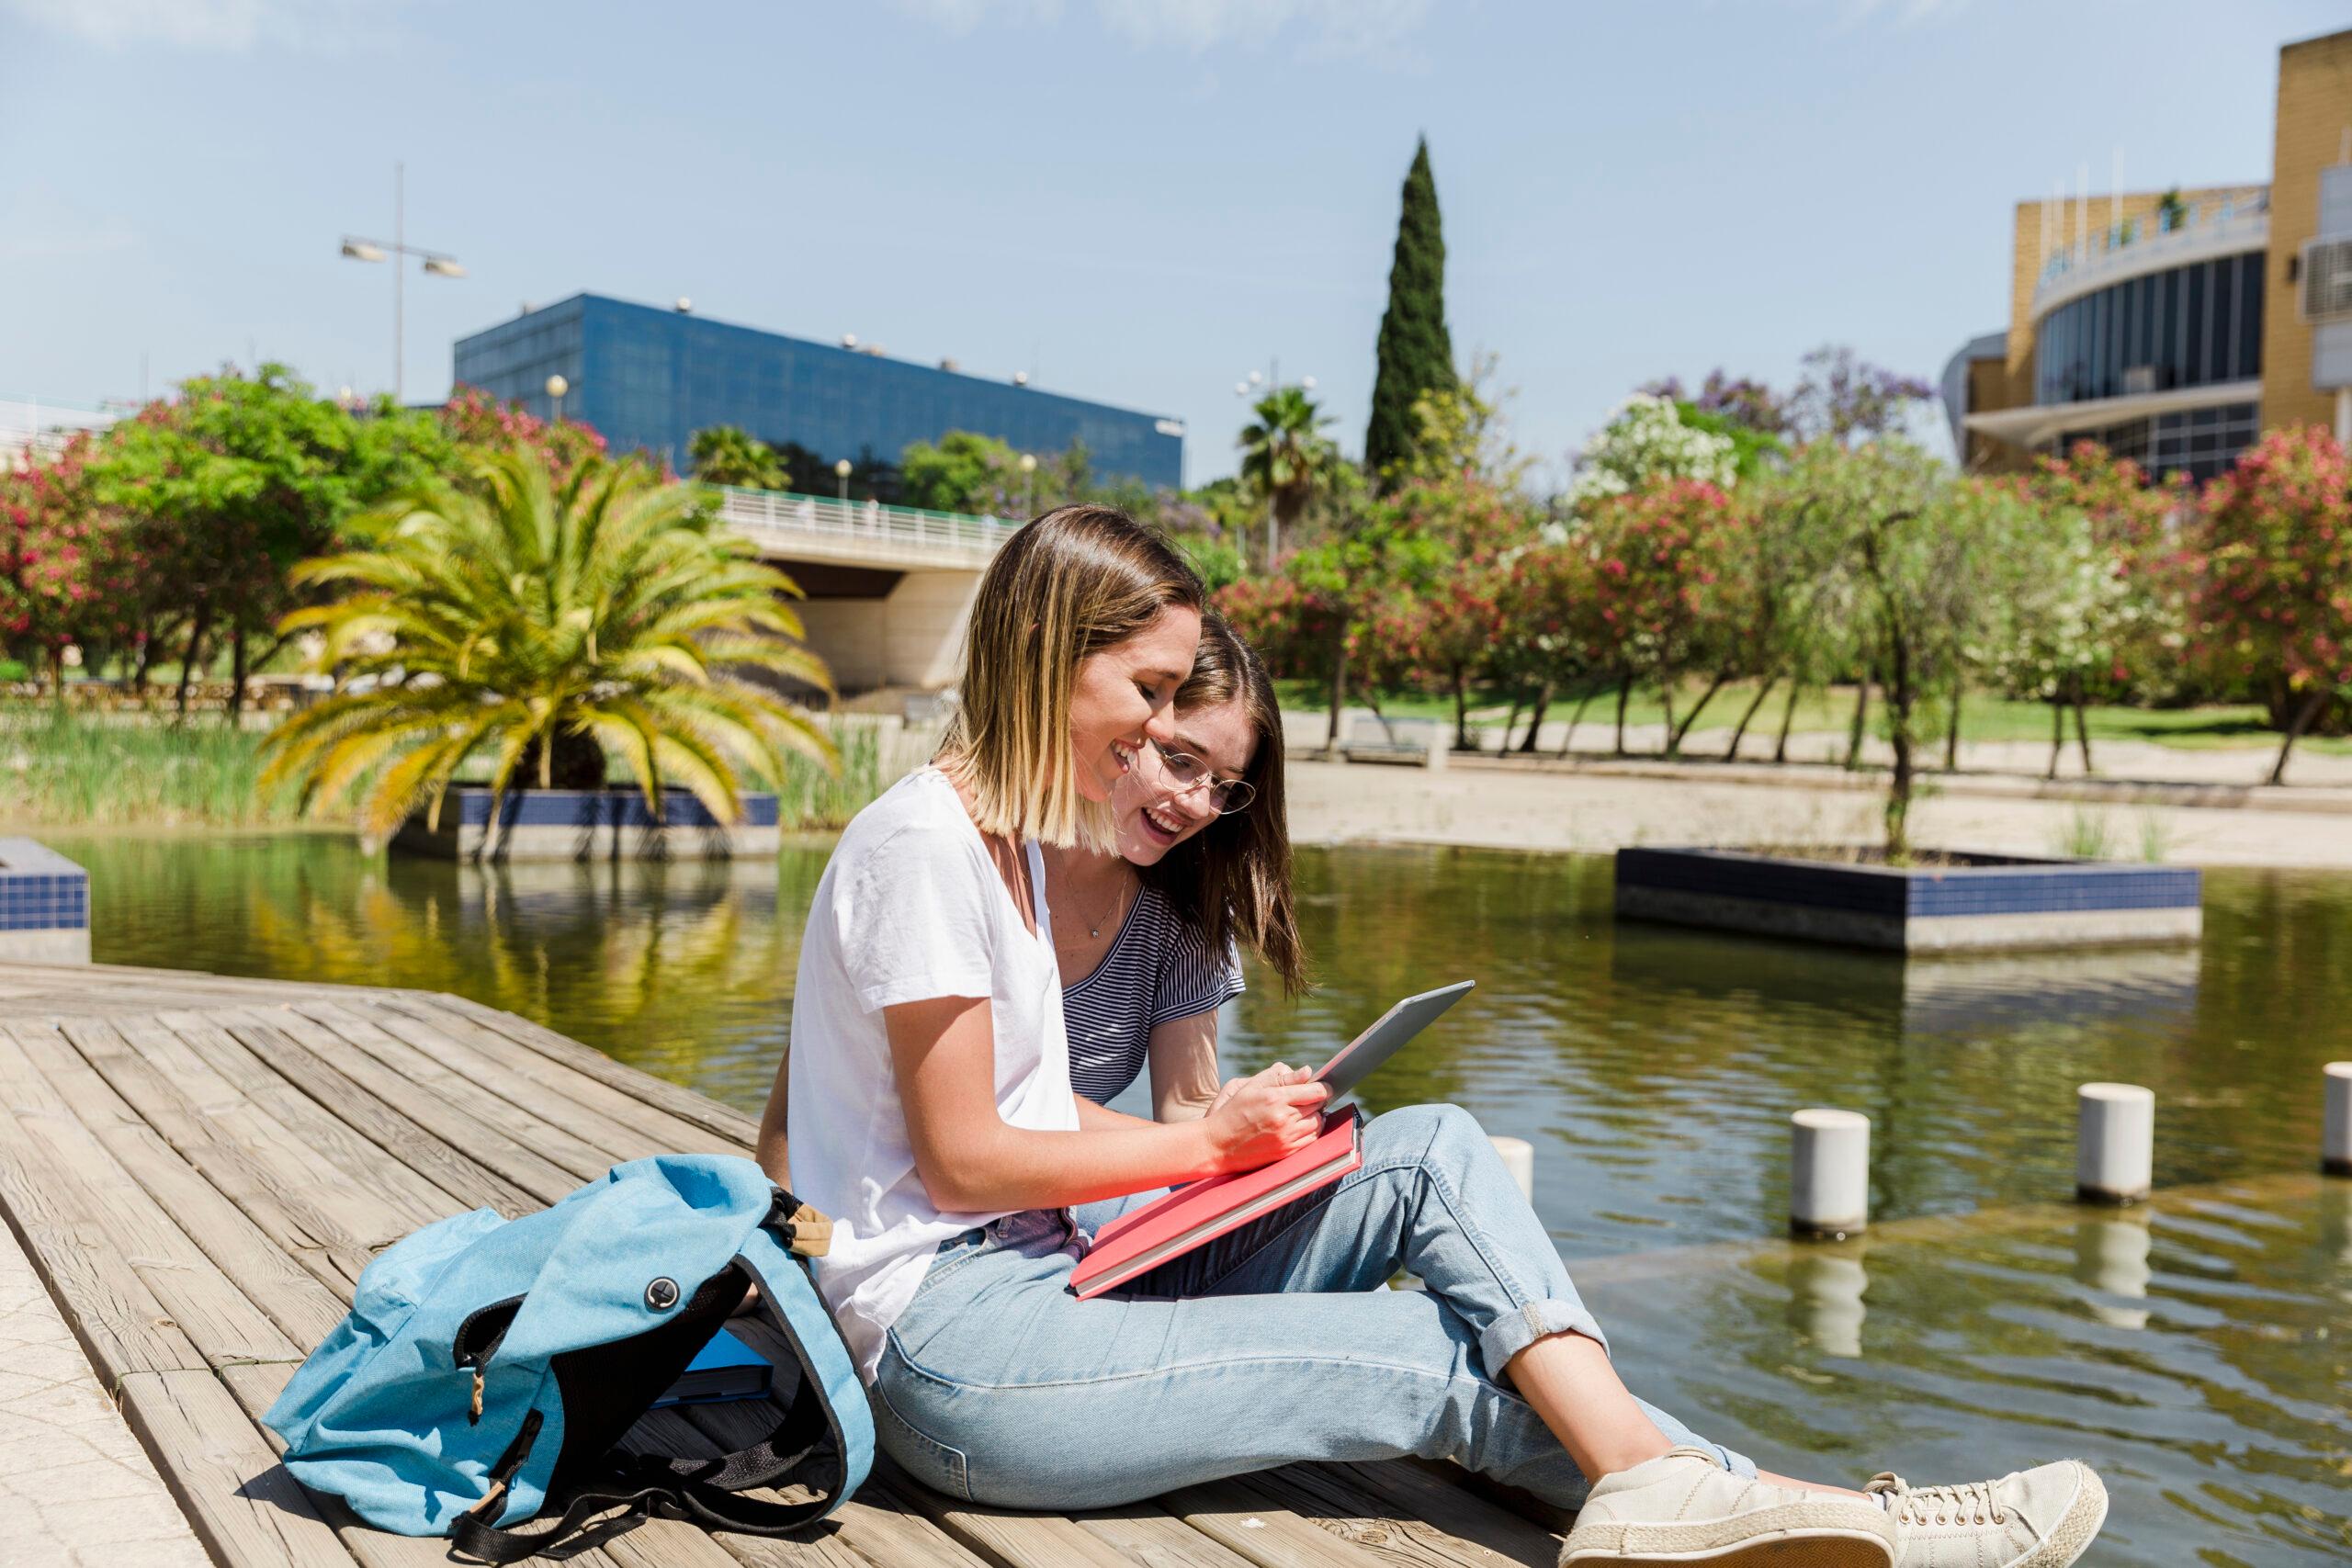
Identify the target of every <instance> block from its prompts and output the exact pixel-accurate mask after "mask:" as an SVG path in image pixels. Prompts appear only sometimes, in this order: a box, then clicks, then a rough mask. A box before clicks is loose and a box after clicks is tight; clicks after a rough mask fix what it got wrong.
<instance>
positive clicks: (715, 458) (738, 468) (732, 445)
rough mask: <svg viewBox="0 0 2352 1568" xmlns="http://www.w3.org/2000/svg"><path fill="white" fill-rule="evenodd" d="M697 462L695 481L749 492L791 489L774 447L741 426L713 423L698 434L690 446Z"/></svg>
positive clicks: (688, 448) (789, 481) (696, 433)
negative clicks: (733, 487)
mask: <svg viewBox="0 0 2352 1568" xmlns="http://www.w3.org/2000/svg"><path fill="white" fill-rule="evenodd" d="M687 450H688V452H690V453H691V454H692V455H693V457H694V460H695V478H696V479H700V480H701V481H702V482H703V483H705V484H707V485H741V486H742V487H743V488H744V489H746V490H789V489H791V488H792V481H791V479H790V478H789V477H788V476H787V475H786V473H785V471H784V459H783V458H781V457H777V456H776V452H775V447H773V446H769V445H768V444H767V443H766V442H764V441H762V440H761V439H759V438H758V437H757V436H755V435H752V434H748V433H747V432H745V431H744V430H743V429H742V428H741V426H738V425H732V424H714V425H712V426H711V427H710V428H709V429H707V430H697V431H695V438H694V440H693V441H692V442H691V443H689V444H688V446H687Z"/></svg>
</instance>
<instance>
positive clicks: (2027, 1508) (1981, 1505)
mask: <svg viewBox="0 0 2352 1568" xmlns="http://www.w3.org/2000/svg"><path fill="white" fill-rule="evenodd" d="M1870 1490H1871V1493H1872V1494H1873V1495H1878V1496H1881V1497H1883V1498H1884V1499H1885V1501H1886V1510H1887V1514H1888V1516H1889V1517H1892V1518H1893V1519H1894V1532H1895V1537H1896V1540H1898V1541H1899V1542H1900V1543H1901V1548H1902V1555H1901V1558H1900V1562H1901V1568H2066V1564H2067V1563H2069V1562H2073V1561H2074V1560H2075V1558H2077V1557H2080V1556H2081V1555H2082V1554H2083V1551H2084V1550H2085V1549H2086V1548H2087V1547H2088V1546H2089V1545H2090V1543H2091V1538H2092V1537H2094V1536H2096V1535H2098V1527H2099V1526H2100V1525H2102V1524H2104V1523H2106V1522H2107V1488H2106V1487H2105V1486H2103V1485H2101V1484H2100V1483H2099V1479H2098V1475H2097V1474H2096V1473H2094V1472H2092V1470H2091V1467H2090V1466H2088V1465H2086V1464H2085V1463H2084V1462H2083V1461H2080V1460H2073V1459H2070V1460H2062V1461H2059V1462H2058V1463H2056V1464H2045V1465H2041V1466H2040V1467H2038V1468H2036V1469H2033V1470H2021V1471H2018V1472H2016V1473H2014V1474H2010V1475H2004V1476H2003V1477H2001V1478H2000V1479H1999V1480H1998V1481H1972V1482H1970V1483H1968V1484H1966V1485H1964V1486H1911V1485H1907V1484H1905V1482H1904V1480H1903V1478H1902V1477H1901V1476H1899V1475H1896V1474H1894V1473H1893V1472H1881V1473H1880V1475H1879V1476H1878V1478H1877V1479H1876V1480H1874V1481H1872V1482H1871V1484H1870Z"/></svg>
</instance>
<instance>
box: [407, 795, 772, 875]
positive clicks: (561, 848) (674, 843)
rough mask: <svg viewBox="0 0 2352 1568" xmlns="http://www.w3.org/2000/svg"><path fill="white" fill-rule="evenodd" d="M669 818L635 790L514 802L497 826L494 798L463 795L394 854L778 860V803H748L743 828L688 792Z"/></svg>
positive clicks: (666, 799)
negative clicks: (725, 820)
mask: <svg viewBox="0 0 2352 1568" xmlns="http://www.w3.org/2000/svg"><path fill="white" fill-rule="evenodd" d="M778 837H779V835H778V816H777V807H776V797H775V795H744V796H743V819H742V820H741V822H738V823H734V824H732V825H729V824H727V823H722V822H720V821H719V820H718V818H714V817H713V816H711V814H710V812H709V811H708V809H707V808H706V807H704V806H703V804H702V802H701V801H699V800H697V799H695V796H694V795H693V794H692V793H691V792H690V791H687V790H683V789H665V790H663V791H662V817H661V818H655V816H654V815H653V813H652V812H650V811H649V810H648V809H647V808H646V805H645V796H644V795H643V794H642V793H641V792H639V790H637V789H635V788H618V787H616V788H611V789H596V790H588V789H533V790H517V791H512V792H510V793H509V794H508V795H507V796H506V798H505V799H504V800H503V801H502V802H501V803H500V805H499V811H498V818H497V820H496V821H495V822H493V821H492V819H491V810H490V791H488V790H487V789H483V788H481V787H480V786H478V785H464V786H460V787H458V788H457V789H453V790H451V791H450V792H449V794H448V797H447V799H446V800H444V801H443V802H442V803H441V821H440V825H439V827H437V828H432V829H428V828H427V827H426V826H425V814H424V812H422V811H419V812H417V813H416V814H415V815H414V816H413V817H411V818H409V819H408V820H407V821H406V822H404V823H402V824H401V829H400V831H399V832H398V833H397V834H395V835H394V836H393V839H392V848H393V849H394V850H396V851H399V852H403V853H407V854H420V855H432V856H435V857H437V858H439V859H442V860H725V859H731V858H734V857H737V856H745V855H759V854H771V855H772V854H774V853H775V852H776V846H777V842H778Z"/></svg>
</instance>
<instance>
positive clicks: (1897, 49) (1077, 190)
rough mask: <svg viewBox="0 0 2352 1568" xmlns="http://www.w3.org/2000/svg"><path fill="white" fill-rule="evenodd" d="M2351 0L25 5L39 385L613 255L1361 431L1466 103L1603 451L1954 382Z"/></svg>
mask: <svg viewBox="0 0 2352 1568" xmlns="http://www.w3.org/2000/svg"><path fill="white" fill-rule="evenodd" d="M2347 21H2352V17H2347V16H2346V11H2345V7H2344V6H2343V5H2342V3H2341V0H2336V3H2335V4H2319V3H2315V0H2230V4H2228V5H2226V6H2222V5H2215V4H2213V3H2212V0H2201V3H2200V0H2101V3H2089V0H2041V3H2038V4H2036V3H2030V0H1974V3H1970V0H1875V3H1873V0H1713V3H1705V0H1642V3H1640V4H1622V3H1611V4H1593V3H1582V0H1578V3H1573V4H1572V3H1566V0H1562V3H1557V4H1541V3H1533V0H859V3H855V4H841V3H833V4H821V5H820V4H818V3H816V0H768V3H750V0H736V3H732V4H716V3H707V4H694V5H680V6H660V7H656V6H644V5H641V4H639V5H619V4H610V3H605V0H573V3H571V4H563V5H557V4H528V5H526V4H519V3H507V4H487V3H481V0H372V3H362V0H0V396H23V395H26V394H38V395H41V396H45V397H50V398H59V399H68V400H85V401H87V400H97V399H99V398H101V397H119V396H130V395H133V394H136V393H137V392H138V391H139V390H140V385H141V382H140V378H141V357H142V355H144V356H145V360H146V363H147V365H148V367H149V368H148V371H147V376H148V385H149V387H150V389H153V390H161V389H163V388H164V387H165V386H166V385H167V384H169V383H170V382H171V381H173V380H175V379H177V378H180V377H183V376H186V375H189V374H192V373H196V372H198V371H202V370H206V369H209V368H211V367H217V366H218V365H220V364H221V363H223V362H234V363H238V364H249V363H251V356H252V355H254V354H256V353H257V354H259V355H262V356H264V357H276V358H281V359H285V360H288V361H289V362H291V363H293V364H294V365H296V366H297V367H300V369H301V370H302V371H303V373H305V374H306V375H307V376H309V377H310V378H312V379H313V380H315V381H317V382H318V383H320V384H321V385H322V386H324V387H328V388H332V387H334V386H336V385H338V384H341V383H345V382H348V383H351V384H353V385H356V386H358V387H360V388H362V389H375V388H379V387H388V386H389V385H390V379H391V367H390V357H391V350H390V337H391V333H390V278H389V277H388V276H387V275H386V271H385V269H384V268H383V267H382V266H365V265H359V264H356V263H353V262H347V261H343V260H339V259H338V258H337V255H336V241H337V240H338V238H339V237H340V236H341V235H342V234H343V233H345V232H346V231H356V232H359V233H363V234H372V233H380V232H382V231H386V230H388V229H389V228H390V224H391V212H390V208H391V167H392V163H393V161H394V160H395V159H405V160H406V163H407V166H408V231H409V236H410V238H411V240H412V241H413V242H414V243H423V244H427V245H434V246H438V247H439V248H441V249H444V250H447V251H450V252H453V253H455V254H457V255H458V257H459V258H460V259H461V260H462V261H463V262H464V263H465V264H466V265H467V266H468V268H469V271H470V275H471V276H469V277H468V278H466V279H464V280H462V281H454V282H452V281H444V280H441V279H437V278H424V277H419V276H414V275H412V276H410V279H409V288H408V307H409V314H408V333H407V344H408V392H409V395H410V397H411V398H412V399H416V398H420V397H429V396H432V395H435V394H436V393H438V392H440V391H441V390H443V389H445V388H446V387H447V381H448V375H449V362H450V355H449V346H450V344H451V343H452V341H453V340H455V339H456V338H457V337H458V336H460V335H462V334H463V333H467V332H469V331H472V330H474V329H476V328H479V327H481V326H485V325H488V324H489V323H491V322H492V321H498V320H501V319H503V318H504V317H506V316H508V315H511V314H512V313H513V312H514V310H515V308H516V306H517V304H518V303H519V302H521V301H524V300H535V301H542V302H544V301H548V300H552V299H559V298H560V297H562V296H564V295H566V294H569V293H571V292H573V291H575V290H578V289H583V288H586V289H594V290H598V291H601V292H605V293H610V294H616V295H619V296H622V297H624V298H629V299H643V300H649V301H656V302H661V301H667V300H670V299H673V298H675V297H676V296H678V295H682V294H684V295H690V296H692V297H693V299H694V300H695V307H696V309H697V310H700V311H702V312H703V313H705V314H707V315H711V316H716V317H720V318H723V319H726V320H729V321H743V322H749V323H752V324H755V325H760V326H766V327H773V328H776V329H780V330H782V331H786V332H791V333H801V334H805V335H809V336H812V337H817V338H820V339H831V338H833V337H835V336H837V335H838V334H839V333H842V332H843V331H854V332H856V333H859V334H860V335H861V336H863V337H865V338H866V339H867V340H869V341H879V342H880V343H882V344H885V345H887V347H888V350H889V351H890V352H891V353H892V354H894V355H900V356H903V357H907V358H910V359H915V360H921V361H932V360H936V359H937V358H939V357H940V356H942V355H953V356H954V357H956V359H958V360H960V361H961V362H962V364H963V366H964V367H966V368H967V369H969V370H972V371H975V372H977V373H980V374H989V375H1010V374H1011V373H1012V371H1014V370H1015V369H1020V368H1030V369H1033V370H1034V371H1035V374H1036V377H1037V380H1038V382H1039V384H1040V385H1043V386H1046V387H1049V388H1052V389H1057V390H1062V391H1068V392H1071V393H1075V394H1078V395H1080V396H1085V397H1092V398H1100V399H1103V400H1107V401H1111V402H1114V403H1120V404H1124V405H1127V406H1130V407H1136V408H1142V409H1147V410H1150V411H1153V412H1162V413H1172V414H1176V415H1179V416H1181V417H1182V418H1184V419H1185V420H1186V421H1187V422H1189V423H1190V425H1191V431H1192V434H1191V436H1190V439H1189V440H1188V442H1187V444H1186V463H1187V468H1188V474H1189V477H1190V479H1192V480H1193V481H1194V482H1198V481H1200V480H1202V479H1207V478H1211V477H1214V476H1215V475H1216V474H1218V473H1222V472H1227V471H1229V470H1230V468H1231V467H1232V456H1231V450H1230V442H1231V439H1232V432H1233V431H1234V430H1235V428H1236V427H1237V426H1238V423H1240V420H1241V416H1242V412H1243V410H1242V407H1241V403H1240V400H1238V399H1237V398H1236V397H1235V396H1234V393H1233V383H1234V381H1235V380H1236V379H1237V378H1238V377H1239V376H1241V375H1242V374H1243V373H1244V372H1246V371H1247V370H1249V369H1250V368H1251V367H1264V366H1265V365H1266V364H1267V363H1268V361H1269V360H1270V359H1272V358H1273V357H1275V356H1279V357H1280V360H1281V365H1282V369H1283V374H1284V376H1285V377H1296V376H1298V375H1300V374H1311V375H1313V376H1315V377H1316V378H1317V380H1318V382H1319V383H1320V389H1321V393H1322V395H1324V396H1325V397H1326V398H1327V399H1328V400H1329V406H1330V408H1331V410H1332V412H1334V413H1335V414H1336V416H1337V418H1338V424H1337V426H1336V434H1339V436H1340V440H1341V442H1342V444H1343V445H1344V446H1347V447H1348V448H1349V449H1350V450H1351V451H1354V450H1360V449H1361V446H1362V443H1363V419H1364V413H1365V410H1366V408H1367V407H1368V405H1369V401H1370V397H1371V386H1372V375H1373V342H1374V333H1375V330H1376V328H1377V326H1378V322H1379V318H1380V311H1381V308H1382V305H1383V303H1384V301H1385V290H1386V277H1387V271H1388V261H1389V249H1390V246H1391V244H1392V243H1393V240H1394V234H1395V226H1396V219H1397V186H1398V183H1399V181H1400V180H1401V178H1402V176H1403V175H1404V172H1405V167H1406V164H1407V163H1408V161H1409V159H1410V157H1411V154H1412V148H1413V138H1414V135H1415V133H1416V132H1418V131H1426V132H1427V133H1428V135H1429V138H1430V151H1431V154H1432V157H1433V159H1434V161H1435V166H1436V171H1437V179H1438V190H1439V195H1440V199H1441V202H1442V207H1443V211H1444V218H1445V236H1446V242H1447V246H1448V252H1449V263H1448V272H1447V283H1448V305H1449V313H1450V315H1451V318H1452V322H1453V341H1454V346H1455V350H1456V353H1457V355H1460V356H1464V357H1466V356H1467V355H1469V353H1470V352H1471V351H1472V350H1474V349H1488V350H1492V351H1495V352H1497V353H1498V354H1499V355H1501V371H1500V380H1501V383H1502V384H1503V385H1504V386H1506V387H1509V388H1513V389H1516V390H1517V396H1516V398H1515V400H1514V401H1513V402H1512V404H1511V412H1512V417H1513V423H1514V426H1515V429H1516V433H1517V434H1518V436H1519V438H1520V441H1521V445H1522V446H1525V447H1527V448H1528V449H1529V450H1531V451H1532V452H1535V453H1537V454H1539V455H1541V456H1543V457H1546V458H1547V459H1549V460H1550V462H1551V466H1552V472H1551V476H1550V477H1552V478H1554V479H1557V478H1558V477H1559V475H1560V474H1561V473H1563V472H1564V471H1565V467H1566V455H1567V454H1568V453H1569V452H1570V451H1571V450H1572V449H1573V448H1574V447H1575V446H1577V444H1578V443H1579V442H1581V441H1582V440H1583V438H1584V437H1585V435H1586V434H1588V433H1589V431H1590V430H1591V429H1592V428H1593V427H1594V426H1595V425H1596V424H1598V423H1600V421H1601V420H1602V419H1603V418H1604V417H1605V416H1606V414H1607V412H1608V411H1609V409H1610V408H1611V405H1612V404H1613V403H1614V402H1615V401H1616V400H1617V399H1618V398H1619V397H1621V396H1622V395H1623V393H1624V392H1625V391H1626V390H1628V389H1630V388H1632V387H1633V386H1634V385H1635V384H1637V383H1639V382H1641V381H1643V380H1645V379H1647V378H1653V377H1657V376H1659V375H1664V374H1668V373H1679V374H1680V375H1682V376H1683V377H1685V378H1696V377H1700V376H1703V375H1704V374H1705V373H1706V371H1707V370H1708V368H1709V367H1712V366H1714V365H1718V364H1721V365H1724V366H1726V367H1731V368H1732V369H1734V370H1736V371H1742V372H1746V373H1748V374H1752V375H1758V376H1761V377H1764V378H1768V379H1770V380H1772V381H1775V382H1786V381H1787V380H1789V379H1790V378H1792V377H1793V375H1794V374H1795V370H1796V365H1797V361H1798V359H1799V357H1800V356H1801V355H1803V354H1804V352H1805V351H1806V350H1808V349H1809V348H1812V347H1814V346H1815V345H1817V344H1823V343H1826V342H1832V341H1835V342H1842V343H1849V344H1853V345H1854V346H1855V347H1856V348H1857V349H1859V350H1860V352H1861V353H1862V354H1864V355H1867V356H1868V357H1870V358H1872V359H1875V360H1879V361H1881V362H1883V363H1886V364H1889V365H1892V366H1894V367H1898V368H1901V369H1904V370H1907V371H1910V372H1913V373H1916V374H1918V375H1921V376H1929V377H1932V376H1933V375H1934V374H1936V372H1937V371H1938V370H1939V367H1941V365H1942V363H1943V361H1944V359H1945V357H1946V356H1947V355H1949V354H1950V353H1951V351H1952V349H1953V348H1955V347H1956V346H1958V345H1959V344H1960V343H1961V342H1962V340H1963V339H1965V338H1966V337H1968V336H1969V335H1970V334H1971V333H1976V332H1979V331H1983V330H1986V329H1989V328H1993V327H1996V326H1999V325H2001V324H2002V323H2003V322H2004V321H2005V320H2006V312H2007V285H2008V276H2007V254H2008V243H2009V227H2010V213H2009V209H2010V204H2011V203H2012V202H2013V201H2015V200H2017V199H2018V198H2020V197H2032V196H2037V195H2041V194H2043V193H2045V192H2047V191H2048V190H2049V188H2050V186H2051V185H2052V182H2053V181H2054V180H2059V179H2065V180H2067V181H2069V182H2071V181H2072V179H2073V176H2074V171H2075V166H2076V165H2077V164H2089V165H2090V168H2091V172H2092V174H2091V177H2092V184H2093V187H2094V188H2095V189H2097V188H2103V187H2104V186H2106V185H2107V184H2108V171H2109V165H2110V161H2111V159H2112V158H2113V156H2114V153H2115V151H2116V149H2117V148H2119V147H2120V149H2121V150H2122V153H2123V160H2124V164H2123V166H2124V176H2125V183H2126V184H2127V185H2128V186H2134V187H2147V186H2154V187H2161V186H2165V185H2169V184H2176V183H2177V184H2181V185H2198V184H2208V183H2215V182H2222V181H2231V180H2243V179H2255V178H2262V177H2265V176H2266V175H2267V170H2268V166H2269V154H2270V137H2271V107H2272V93H2273V79H2274V73H2275V69H2276V54H2277V50H2278V45H2279V44H2280V43H2281V42H2284V41H2287V40H2290V39H2298V38H2303V37H2307V36H2310V35H2312V34H2315V33H2319V32H2324V31H2326V30H2328V29H2329V28H2332V27H2337V26H2342V25H2345V24H2346V22H2347Z"/></svg>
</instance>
